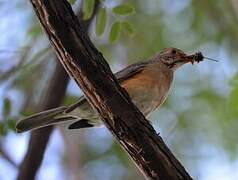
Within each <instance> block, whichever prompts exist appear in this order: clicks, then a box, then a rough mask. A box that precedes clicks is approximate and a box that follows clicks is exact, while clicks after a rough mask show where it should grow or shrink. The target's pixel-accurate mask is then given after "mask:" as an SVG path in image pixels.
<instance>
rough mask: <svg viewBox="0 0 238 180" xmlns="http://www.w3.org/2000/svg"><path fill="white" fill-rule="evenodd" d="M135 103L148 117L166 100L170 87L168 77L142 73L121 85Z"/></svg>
mask: <svg viewBox="0 0 238 180" xmlns="http://www.w3.org/2000/svg"><path fill="white" fill-rule="evenodd" d="M121 86H122V87H124V88H125V89H126V90H127V92H128V94H129V95H130V97H131V99H132V101H133V103H134V104H135V105H136V106H137V107H138V108H139V109H140V111H141V112H142V113H143V114H144V115H145V116H148V115H149V114H150V113H151V112H152V111H154V110H155V109H156V108H157V107H159V105H161V104H162V103H163V102H164V100H165V99H166V97H167V95H168V91H169V87H170V82H169V83H168V82H167V79H166V76H164V75H163V74H161V75H160V74H157V76H153V74H152V75H151V74H150V73H144V74H143V72H142V73H140V74H137V75H135V76H133V77H131V78H129V79H128V80H125V81H123V82H122V83H121Z"/></svg>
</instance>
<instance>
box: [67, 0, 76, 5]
mask: <svg viewBox="0 0 238 180" xmlns="http://www.w3.org/2000/svg"><path fill="white" fill-rule="evenodd" d="M68 1H69V3H70V4H71V5H72V4H74V3H75V1H76V0H68Z"/></svg>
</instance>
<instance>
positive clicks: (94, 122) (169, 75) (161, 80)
mask: <svg viewBox="0 0 238 180" xmlns="http://www.w3.org/2000/svg"><path fill="white" fill-rule="evenodd" d="M203 58H204V57H203V55H202V53H200V52H198V53H195V54H193V55H186V54H185V53H184V52H183V51H181V50H179V49H176V48H166V49H164V50H162V51H161V52H159V53H157V54H156V55H155V56H153V57H152V58H151V59H150V60H149V61H147V62H142V63H136V64H133V65H130V66H128V67H126V68H125V69H123V70H121V71H119V72H117V73H115V76H116V78H117V79H118V81H119V83H120V85H121V86H122V87H123V88H125V90H126V91H127V92H128V94H129V96H130V97H131V99H132V101H133V103H134V104H135V105H136V106H137V107H138V108H139V110H140V111H141V112H142V113H143V114H144V116H146V117H148V116H149V115H150V113H151V112H153V111H154V110H156V109H157V108H158V107H159V106H160V105H161V104H163V102H164V101H165V99H166V98H167V96H168V93H169V89H170V86H171V83H172V81H173V74H174V72H175V70H176V69H178V68H179V67H180V66H182V65H184V64H186V63H189V62H191V63H192V64H193V63H194V62H200V61H202V60H203ZM66 121H67V122H68V121H71V122H72V124H71V125H70V126H69V129H78V128H86V127H94V126H100V125H102V124H103V123H102V121H101V120H100V119H99V116H98V114H97V113H96V112H95V111H94V110H93V108H92V107H91V106H90V104H89V103H88V102H87V100H86V98H85V97H84V96H81V97H80V98H79V100H78V101H77V102H76V103H75V104H73V105H71V106H69V107H67V106H62V107H58V108H55V109H50V110H47V111H43V112H40V113H37V114H34V115H32V116H29V117H27V118H25V119H22V120H20V121H19V122H18V123H17V125H16V129H17V132H24V131H27V130H31V129H37V128H40V127H44V126H48V125H52V124H57V123H61V122H66Z"/></svg>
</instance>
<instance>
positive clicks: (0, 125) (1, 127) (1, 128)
mask: <svg viewBox="0 0 238 180" xmlns="http://www.w3.org/2000/svg"><path fill="white" fill-rule="evenodd" d="M6 134H7V128H6V126H5V124H4V123H2V122H0V135H2V136H5V135H6Z"/></svg>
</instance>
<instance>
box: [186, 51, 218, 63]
mask: <svg viewBox="0 0 238 180" xmlns="http://www.w3.org/2000/svg"><path fill="white" fill-rule="evenodd" d="M204 59H207V60H210V61H215V62H219V61H218V60H216V59H212V58H209V57H205V56H203V54H202V53H201V52H197V53H195V54H193V55H190V56H187V61H188V62H191V63H192V64H194V62H197V63H199V62H200V61H203V60H204Z"/></svg>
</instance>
